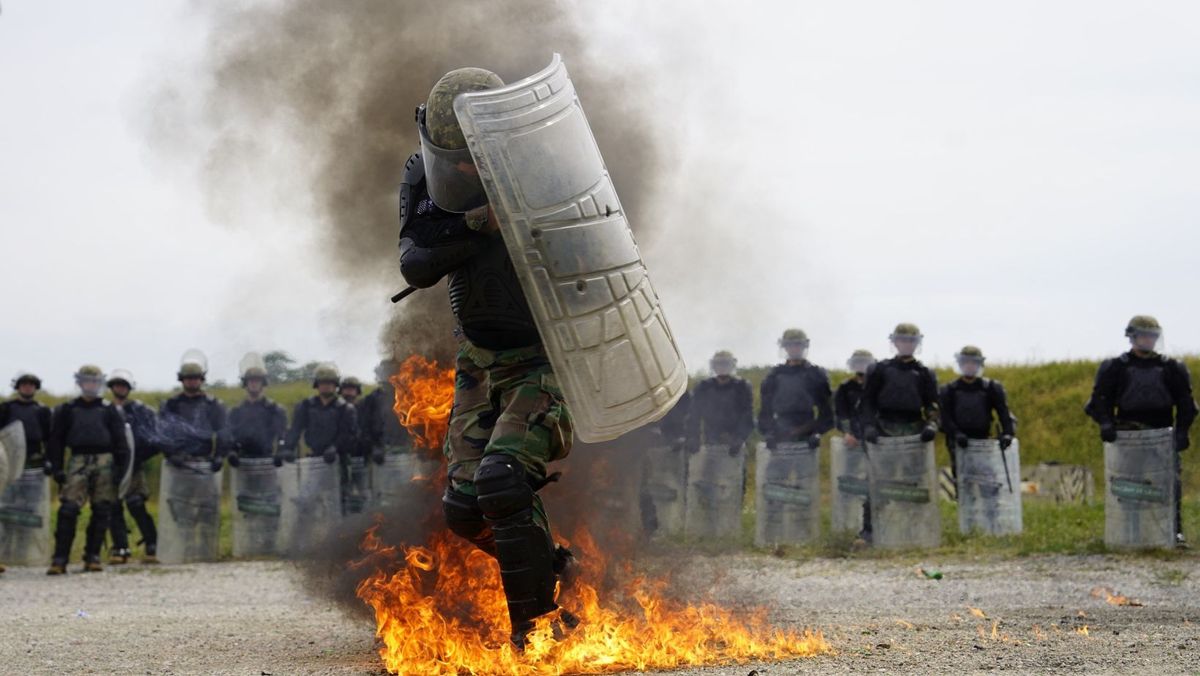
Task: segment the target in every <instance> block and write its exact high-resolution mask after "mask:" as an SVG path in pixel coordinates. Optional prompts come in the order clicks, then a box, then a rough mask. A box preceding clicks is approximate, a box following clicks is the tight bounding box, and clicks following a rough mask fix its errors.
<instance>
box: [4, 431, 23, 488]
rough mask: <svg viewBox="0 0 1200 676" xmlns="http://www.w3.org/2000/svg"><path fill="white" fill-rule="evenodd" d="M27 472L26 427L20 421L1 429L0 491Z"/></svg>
mask: <svg viewBox="0 0 1200 676" xmlns="http://www.w3.org/2000/svg"><path fill="white" fill-rule="evenodd" d="M24 471H25V425H24V423H22V422H21V421H20V420H14V421H13V422H11V423H9V424H7V425H5V426H4V429H0V489H3V488H4V487H5V486H7V485H8V484H10V483H12V482H14V481H16V480H17V478H18V477H20V476H21V473H22V472H24Z"/></svg>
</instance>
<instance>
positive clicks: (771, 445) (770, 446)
mask: <svg viewBox="0 0 1200 676" xmlns="http://www.w3.org/2000/svg"><path fill="white" fill-rule="evenodd" d="M763 441H765V442H766V443H767V450H769V451H773V450H775V448H776V447H777V446H779V442H778V441H777V440H776V439H775V435H774V434H768V435H767V436H765V437H763Z"/></svg>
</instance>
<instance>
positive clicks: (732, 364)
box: [709, 357, 737, 376]
mask: <svg viewBox="0 0 1200 676" xmlns="http://www.w3.org/2000/svg"><path fill="white" fill-rule="evenodd" d="M709 366H711V367H712V372H713V373H714V374H715V375H718V376H731V375H733V372H734V370H736V369H737V360H736V359H733V358H731V357H714V358H713V359H712V361H710V362H709Z"/></svg>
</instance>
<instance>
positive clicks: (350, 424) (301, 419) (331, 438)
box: [280, 395, 357, 464]
mask: <svg viewBox="0 0 1200 676" xmlns="http://www.w3.org/2000/svg"><path fill="white" fill-rule="evenodd" d="M301 436H303V437H304V443H305V445H307V446H308V448H309V449H310V450H311V451H312V454H313V455H321V456H323V457H324V458H325V462H328V463H331V464H332V463H333V462H335V461H336V460H337V459H338V457H339V456H340V457H342V458H349V457H350V455H351V454H352V453H353V452H354V450H355V446H356V442H355V440H356V437H357V428H356V422H355V418H354V407H353V406H351V405H350V404H347V403H346V400H345V399H342V398H341V397H338V396H335V397H333V398H331V399H329V400H328V401H325V400H323V399H321V397H320V395H313V396H311V397H309V398H308V399H305V400H303V401H301V402H300V403H299V404H296V408H295V409H294V411H293V413H292V427H291V429H289V430H288V432H287V437H285V438H284V440H283V445H282V446H281V448H280V452H281V454H282V455H283V457H284V459H287V460H295V459H296V457H297V448H298V446H299V444H300V437H301Z"/></svg>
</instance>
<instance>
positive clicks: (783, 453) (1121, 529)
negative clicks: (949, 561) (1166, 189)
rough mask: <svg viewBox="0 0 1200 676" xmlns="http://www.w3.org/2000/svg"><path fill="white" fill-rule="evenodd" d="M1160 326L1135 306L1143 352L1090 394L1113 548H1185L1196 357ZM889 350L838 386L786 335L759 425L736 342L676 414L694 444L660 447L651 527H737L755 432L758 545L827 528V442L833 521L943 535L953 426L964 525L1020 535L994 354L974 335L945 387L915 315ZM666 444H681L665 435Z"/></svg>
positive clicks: (913, 535) (914, 536)
mask: <svg viewBox="0 0 1200 676" xmlns="http://www.w3.org/2000/svg"><path fill="white" fill-rule="evenodd" d="M1160 335H1161V327H1159V325H1158V322H1157V321H1156V320H1154V319H1153V318H1152V317H1146V316H1138V317H1135V318H1134V319H1132V320H1131V321H1130V322H1129V324H1128V326H1127V329H1126V336H1127V337H1128V338H1129V340H1130V342H1131V347H1132V349H1131V350H1130V351H1129V352H1128V353H1126V354H1124V355H1122V356H1121V357H1119V358H1116V359H1111V360H1108V361H1105V362H1104V363H1103V364H1102V366H1101V367H1100V371H1099V374H1098V375H1097V379H1096V387H1095V392H1094V393H1093V396H1092V400H1091V402H1090V403H1089V404H1088V407H1087V411H1088V413H1089V415H1091V416H1092V417H1093V418H1095V419H1096V421H1097V422H1099V423H1100V426H1101V437H1102V440H1103V441H1104V442H1105V443H1106V449H1105V452H1106V485H1107V486H1108V488H1109V490H1108V491H1106V494H1107V495H1108V502H1109V504H1108V509H1107V517H1106V538H1105V539H1106V542H1108V543H1109V544H1110V545H1111V546H1117V547H1120V546H1135V547H1139V546H1167V545H1169V544H1172V543H1174V544H1176V545H1177V546H1184V537H1183V532H1182V527H1181V514H1180V509H1179V506H1180V493H1181V486H1180V483H1179V476H1180V475H1179V456H1178V452H1180V451H1182V450H1183V449H1186V448H1187V446H1188V430H1189V428H1190V426H1191V424H1192V421H1193V420H1194V419H1195V416H1196V405H1195V403H1194V402H1193V400H1192V394H1191V384H1190V378H1189V376H1188V373H1187V369H1186V368H1185V367H1184V366H1183V365H1182V364H1181V363H1180V362H1178V361H1175V360H1173V359H1171V358H1169V357H1166V356H1163V355H1161V354H1159V353H1158V352H1157V351H1156V350H1157V344H1158V340H1159V337H1160ZM889 340H890V342H891V344H892V347H893V349H894V356H892V357H891V358H889V359H884V360H882V361H878V362H877V361H876V360H875V359H874V357H873V356H872V354H871V353H870V352H868V351H866V350H856V351H855V352H854V353H853V355H852V356H851V357H850V359H849V361H848V362H847V366H848V368H849V370H850V371H851V373H852V375H851V376H850V377H849V378H848V379H847V380H846V381H845V382H843V383H841V384H840V385H839V386H838V388H837V390H836V392H834V391H832V388H831V384H830V379H829V376H828V373H827V372H826V371H825V370H824V369H822V368H821V367H819V366H816V365H815V364H812V363H811V362H809V361H808V359H807V353H808V348H809V340H808V336H807V335H806V334H805V333H804V332H803V331H801V330H799V329H788V330H787V331H785V332H784V334H783V336H782V338H781V339H780V341H779V345H780V347H781V349H782V351H783V352H784V354H785V355H786V359H785V361H784V363H782V364H779V365H778V366H775V367H773V368H772V369H771V370H770V371H769V372H768V373H767V375H766V377H765V378H764V379H763V381H762V384H761V386H760V400H761V404H760V408H759V412H758V416H757V425H756V424H755V419H754V415H753V392H752V389H751V386H750V384H749V383H748V382H747V381H745V380H743V379H742V378H739V377H738V376H737V375H736V366H737V362H736V360H735V359H734V357H733V355H732V354H730V353H729V352H727V351H721V352H718V353H716V354H715V355H714V356H713V358H712V360H711V362H710V366H711V369H712V373H713V375H712V376H711V377H709V378H707V379H705V380H702V381H701V382H700V383H698V384H697V385H696V387H695V388H694V389H693V390H692V392H691V395H690V397H689V398H685V399H684V400H682V401H681V402H680V404H679V406H678V407H677V408H676V410H675V411H673V412H672V413H671V414H670V415H669V416H667V418H665V419H664V420H663V421H661V422H660V423H659V429H660V432H661V434H662V436H663V437H664V438H665V439H667V440H669V441H673V447H674V448H678V449H681V450H684V451H686V454H684V455H679V454H676V455H675V456H673V455H672V454H671V453H665V452H664V451H662V450H658V451H651V452H650V454H649V455H648V460H647V471H646V472H645V476H646V481H645V485H644V487H643V497H642V500H641V503H642V511H643V518H644V525H645V527H646V529H647V530H650V531H656V532H662V533H681V534H683V535H686V536H689V537H731V536H734V535H736V534H737V533H739V532H740V529H741V512H742V503H743V499H744V487H745V481H746V479H745V453H744V450H745V444H746V442H747V440H748V439H749V437H750V434H751V432H752V431H753V430H754V429H755V427H757V430H758V432H759V434H760V435H761V437H762V438H763V444H762V446H761V447H760V449H759V452H758V455H757V469H756V476H755V477H754V479H755V488H756V499H755V502H756V521H757V523H756V530H755V541H756V543H757V544H759V545H760V546H766V545H775V544H793V543H803V542H808V541H811V540H813V539H814V538H815V537H817V535H818V531H819V505H820V500H819V498H820V489H819V486H820V481H819V476H818V468H819V462H818V449H819V447H820V445H821V441H822V438H823V436H824V435H825V433H827V432H829V431H831V430H835V429H836V430H838V431H840V432H841V434H840V435H837V436H834V437H833V438H832V439H831V441H830V447H831V461H830V486H831V493H832V495H831V498H832V500H831V504H832V514H831V522H832V526H833V529H834V530H835V531H841V532H847V531H848V532H856V533H857V539H858V540H859V542H860V543H861V544H870V543H874V544H877V545H880V546H886V547H904V546H924V547H932V546H937V545H938V544H939V542H940V533H941V520H940V512H939V510H938V508H937V504H936V495H937V485H938V481H937V473H936V465H935V460H934V445H933V442H934V439H935V437H936V435H937V433H938V432H939V431H941V432H943V433H944V435H945V439H946V447H947V449H948V450H949V452H950V459H951V472H952V478H953V480H954V484H955V488H956V496H957V500H958V506H959V510H958V517H959V527H960V530H961V531H962V532H963V533H970V532H972V531H980V532H983V533H987V534H993V535H1006V534H1017V533H1020V532H1021V531H1022V512H1021V495H1020V490H1021V484H1020V457H1019V449H1018V444H1017V440H1016V426H1017V419H1016V416H1014V415H1013V414H1012V412H1011V410H1010V409H1009V405H1008V397H1007V394H1006V392H1005V389H1004V386H1003V385H1002V384H1001V383H1000V382H998V381H996V380H994V379H990V378H986V377H984V375H983V370H984V362H985V357H984V354H983V352H982V350H980V349H979V348H978V347H976V346H973V345H968V346H965V347H963V348H962V349H961V350H960V351H959V352H958V353H957V354H956V355H955V361H956V364H957V371H958V374H959V375H958V377H957V378H955V379H954V380H953V381H951V382H950V383H948V384H945V385H943V386H941V387H940V388H939V386H938V382H937V377H936V375H935V373H934V372H933V371H932V370H931V369H930V368H929V367H927V366H925V365H924V364H922V363H921V361H920V360H918V359H917V357H916V355H917V353H918V350H919V348H920V345H921V342H922V340H923V336H922V334H921V332H920V330H919V329H918V328H917V327H916V326H915V325H913V324H909V323H902V324H899V325H898V326H896V328H895V330H893V332H892V333H891V335H890V336H889ZM665 446H672V444H670V443H668V444H665Z"/></svg>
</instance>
